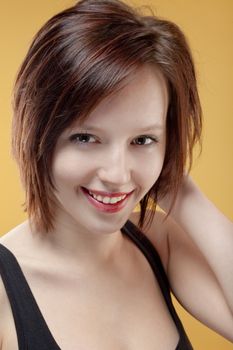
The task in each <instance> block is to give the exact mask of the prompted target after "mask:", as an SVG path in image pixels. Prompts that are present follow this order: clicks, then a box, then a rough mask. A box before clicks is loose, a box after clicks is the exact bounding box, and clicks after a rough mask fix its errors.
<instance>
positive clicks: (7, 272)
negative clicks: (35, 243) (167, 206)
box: [0, 221, 193, 350]
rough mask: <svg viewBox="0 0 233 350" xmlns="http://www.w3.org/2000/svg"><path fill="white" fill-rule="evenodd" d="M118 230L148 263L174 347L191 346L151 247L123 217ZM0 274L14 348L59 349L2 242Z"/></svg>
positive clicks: (186, 349)
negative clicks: (163, 304)
mask: <svg viewBox="0 0 233 350" xmlns="http://www.w3.org/2000/svg"><path fill="white" fill-rule="evenodd" d="M121 231H122V232H123V233H124V234H125V235H127V236H128V237H129V238H130V239H131V240H132V241H133V242H134V243H135V244H136V245H137V247H138V248H139V249H140V250H141V251H142V253H143V254H144V255H145V257H146V258H147V260H148V262H149V264H150V265H151V268H152V270H153V272H154V274H155V278H156V279H157V281H158V283H159V286H160V288H161V291H162V295H163V297H164V299H165V302H166V304H167V307H168V310H169V312H170V314H171V316H172V318H173V320H174V322H175V324H176V327H177V330H178V332H179V336H180V337H179V342H178V344H177V347H176V349H175V350H192V349H193V348H192V346H191V344H190V342H189V340H188V338H187V335H186V333H185V330H184V328H183V326H182V323H181V321H180V319H179V317H178V315H177V313H176V311H175V308H174V306H173V304H172V299H171V295H170V286H169V282H168V279H167V276H166V273H165V270H164V268H163V265H162V262H161V259H160V257H159V255H158V253H157V251H156V249H155V247H154V246H153V244H152V243H151V242H150V241H149V239H148V238H147V237H146V236H145V235H144V234H143V233H142V232H141V231H140V230H139V229H138V228H137V227H136V226H135V225H134V224H133V223H132V222H131V221H127V222H126V224H125V225H124V226H123V228H122V230H121ZM0 274H1V276H2V280H3V284H4V286H5V289H6V293H7V296H8V298H9V302H10V305H11V309H12V313H13V317H14V322H15V327H16V333H17V338H18V349H19V350H61V349H60V347H59V346H58V344H57V343H56V341H55V339H54V338H53V336H52V334H51V332H50V330H49V328H48V326H47V324H46V322H45V319H44V317H43V315H42V313H41V311H40V309H39V307H38V305H37V302H36V300H35V298H34V296H33V294H32V291H31V289H30V287H29V285H28V283H27V281H26V279H25V276H24V274H23V272H22V270H21V268H20V266H19V264H18V262H17V260H16V258H15V256H14V255H13V254H12V253H11V251H9V250H8V249H7V248H6V247H5V246H4V245H2V244H0ZM155 327H156V325H155ZM77 350H78V349H77ZM171 350H173V349H171Z"/></svg>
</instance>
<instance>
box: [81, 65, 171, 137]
mask: <svg viewBox="0 0 233 350" xmlns="http://www.w3.org/2000/svg"><path fill="white" fill-rule="evenodd" d="M167 107H168V89H167V84H166V80H165V78H164V77H163V75H162V73H161V72H160V71H159V70H158V69H157V68H156V67H155V66H152V65H151V66H150V65H145V66H143V67H141V68H140V69H138V70H137V71H136V72H135V74H134V75H131V76H130V77H129V78H128V80H127V81H126V82H125V83H124V86H123V87H122V88H121V89H119V90H118V91H117V92H115V93H114V94H112V95H110V96H108V97H106V98H105V99H103V100H102V101H101V102H100V103H99V104H98V105H97V107H96V108H95V109H94V110H93V111H92V112H91V113H90V114H89V115H88V117H86V118H85V120H84V121H82V122H81V123H80V122H79V121H76V122H75V124H74V125H75V126H76V125H83V126H84V125H90V126H91V125H95V126H96V125H101V126H105V127H106V128H107V127H108V126H109V127H111V126H114V127H117V128H118V130H119V128H121V129H122V128H127V126H129V127H131V128H132V125H134V126H135V127H141V128H143V127H146V126H147V124H158V125H159V124H160V125H164V124H165V122H166V114H167Z"/></svg>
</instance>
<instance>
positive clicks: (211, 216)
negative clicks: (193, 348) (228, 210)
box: [159, 176, 233, 341]
mask: <svg viewBox="0 0 233 350" xmlns="http://www.w3.org/2000/svg"><path fill="white" fill-rule="evenodd" d="M169 204H170V198H169V196H167V197H166V198H164V199H163V200H161V201H160V202H159V205H160V207H161V208H162V209H163V210H164V211H167V210H168V208H169ZM170 215H171V218H170V219H168V220H167V224H166V225H167V234H168V242H169V248H170V253H169V259H168V260H169V262H168V277H169V279H170V282H171V285H172V288H173V290H174V292H175V295H176V296H177V298H178V299H179V300H180V302H181V303H182V304H183V305H184V306H185V307H186V309H188V310H189V311H190V312H191V313H192V314H194V316H195V317H197V318H198V319H200V320H201V321H202V322H204V323H205V324H207V325H208V326H210V327H211V328H213V329H215V330H216V331H218V332H220V333H221V334H222V335H224V336H226V337H227V338H228V339H230V340H232V341H233V223H232V222H231V221H230V220H228V219H227V218H226V217H225V216H224V215H223V214H222V213H221V212H220V211H219V210H218V209H217V208H216V207H215V206H214V205H213V203H211V201H209V200H208V198H207V197H206V196H205V195H204V194H203V193H202V192H201V191H200V190H199V188H198V187H197V186H196V185H195V184H194V182H193V181H192V179H191V178H190V177H189V176H185V177H184V180H183V184H182V186H181V188H180V190H179V193H178V197H177V200H176V203H175V206H174V207H173V209H172V211H171V214H170ZM194 299H196V300H194ZM214 318H215V319H214Z"/></svg>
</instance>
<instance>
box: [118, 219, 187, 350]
mask: <svg viewBox="0 0 233 350" xmlns="http://www.w3.org/2000/svg"><path fill="white" fill-rule="evenodd" d="M122 231H123V232H124V233H126V234H127V236H129V237H130V238H131V239H132V240H133V242H134V243H135V244H136V245H137V247H138V248H139V249H140V250H141V251H142V252H143V254H144V255H145V257H146V258H147V260H148V262H149V264H150V266H151V268H152V270H153V272H154V274H155V276H156V279H157V281H158V284H159V286H160V289H161V292H162V294H163V296H164V299H165V302H166V304H167V307H168V309H169V311H170V314H171V316H172V318H173V320H174V322H175V324H176V326H177V329H178V332H179V335H180V341H179V344H178V346H177V348H176V350H192V349H193V348H192V345H191V343H190V341H189V339H188V337H187V335H186V333H185V330H184V327H183V325H182V323H181V320H180V318H179V316H178V314H177V313H176V310H175V308H174V305H173V303H172V299H171V288H170V283H169V281H168V278H167V275H166V272H165V270H164V267H163V264H162V261H161V259H160V256H159V254H158V252H157V250H156V249H155V247H154V245H153V244H152V243H151V242H150V240H149V239H148V238H147V237H146V236H145V235H144V234H143V232H142V231H140V230H139V229H138V227H137V226H135V225H134V224H133V223H132V222H131V221H129V220H128V221H127V222H126V224H125V226H124V227H123V228H122Z"/></svg>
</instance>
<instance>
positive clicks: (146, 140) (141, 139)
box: [134, 135, 158, 146]
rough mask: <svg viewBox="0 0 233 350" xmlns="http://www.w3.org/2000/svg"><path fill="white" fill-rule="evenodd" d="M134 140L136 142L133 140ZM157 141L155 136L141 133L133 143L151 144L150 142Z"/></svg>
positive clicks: (139, 144) (140, 144)
mask: <svg viewBox="0 0 233 350" xmlns="http://www.w3.org/2000/svg"><path fill="white" fill-rule="evenodd" d="M135 140H136V141H137V142H135ZM157 142H158V140H157V139H156V138H155V137H152V136H148V135H141V136H139V137H137V138H136V139H134V143H135V144H136V145H137V146H144V145H151V144H152V143H157Z"/></svg>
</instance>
